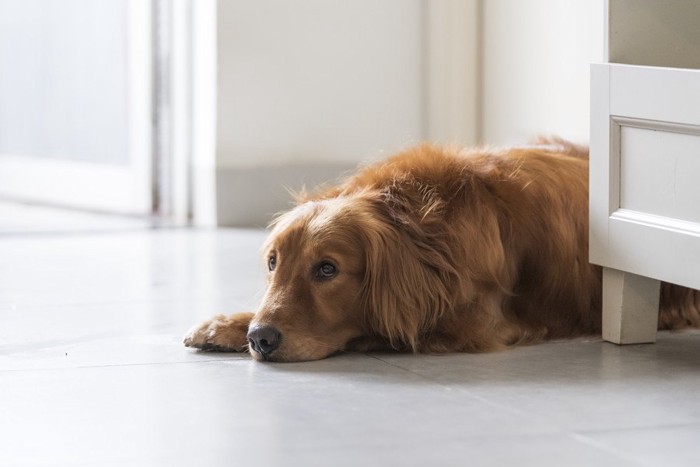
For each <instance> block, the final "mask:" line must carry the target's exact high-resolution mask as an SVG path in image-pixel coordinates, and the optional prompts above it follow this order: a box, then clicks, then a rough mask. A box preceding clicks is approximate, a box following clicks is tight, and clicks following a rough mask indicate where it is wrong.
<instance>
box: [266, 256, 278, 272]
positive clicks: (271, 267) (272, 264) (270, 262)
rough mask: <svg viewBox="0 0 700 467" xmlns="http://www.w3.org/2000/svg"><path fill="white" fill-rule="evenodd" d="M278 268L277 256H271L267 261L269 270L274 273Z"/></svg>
mask: <svg viewBox="0 0 700 467" xmlns="http://www.w3.org/2000/svg"><path fill="white" fill-rule="evenodd" d="M276 266H277V257H276V256H274V255H273V256H270V259H268V260H267V269H269V270H270V271H274V270H275V267H276Z"/></svg>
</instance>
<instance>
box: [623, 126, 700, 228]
mask: <svg viewBox="0 0 700 467" xmlns="http://www.w3.org/2000/svg"><path fill="white" fill-rule="evenodd" d="M620 173H621V178H620V207H621V208H624V209H629V210H632V211H639V212H644V213H650V214H655V215H658V216H665V217H671V218H675V219H679V220H685V221H692V222H700V183H699V182H698V176H699V175H700V136H698V135H694V134H682V133H673V132H669V131H661V130H657V129H650V128H635V127H630V126H621V128H620Z"/></svg>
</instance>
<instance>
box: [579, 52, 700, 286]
mask: <svg viewBox="0 0 700 467" xmlns="http://www.w3.org/2000/svg"><path fill="white" fill-rule="evenodd" d="M591 83H592V102H591V119H592V120H591V184H590V193H591V205H590V216H591V218H590V220H591V223H590V256H591V262H593V263H595V264H599V265H601V266H604V267H607V268H612V269H616V270H619V271H625V272H630V273H633V274H637V275H640V276H646V277H651V278H654V279H658V280H663V281H668V282H672V283H676V284H680V285H684V286H687V287H692V288H700V183H698V182H697V179H698V177H699V176H700V105H697V102H700V72H698V71H697V70H679V69H665V68H654V67H640V66H629V65H616V64H605V65H594V66H593V69H592V77H591Z"/></svg>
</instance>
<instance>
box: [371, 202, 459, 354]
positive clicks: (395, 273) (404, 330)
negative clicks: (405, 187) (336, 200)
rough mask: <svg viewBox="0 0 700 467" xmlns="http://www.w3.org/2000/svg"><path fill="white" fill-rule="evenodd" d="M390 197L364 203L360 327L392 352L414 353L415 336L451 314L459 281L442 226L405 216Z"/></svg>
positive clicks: (447, 235) (423, 219)
mask: <svg viewBox="0 0 700 467" xmlns="http://www.w3.org/2000/svg"><path fill="white" fill-rule="evenodd" d="M390 196H391V194H390V193H379V194H374V195H372V196H368V197H367V198H366V199H365V201H366V209H367V211H368V212H367V213H366V214H367V215H366V216H364V222H363V224H365V225H364V226H363V228H362V232H361V236H362V238H363V243H364V244H365V245H364V247H365V254H366V269H365V277H364V284H363V293H364V299H365V301H366V302H365V308H366V312H367V316H366V322H367V323H366V324H367V325H368V326H369V327H370V330H371V332H373V333H375V334H378V335H381V336H383V337H385V338H387V339H388V340H389V342H390V343H391V345H392V346H393V347H395V348H408V349H412V350H414V351H416V350H418V345H419V342H420V337H421V335H423V334H425V333H426V332H428V331H429V330H430V329H431V328H433V327H434V325H435V324H436V322H437V321H438V319H439V318H440V316H442V315H443V313H444V312H445V311H446V310H448V309H450V308H451V306H452V300H453V295H454V294H453V290H454V289H455V287H457V284H456V283H455V281H459V280H460V278H459V275H458V274H457V270H456V267H455V263H454V260H455V258H454V257H453V256H452V255H451V254H450V253H451V250H450V242H451V238H450V237H449V232H448V231H446V230H445V228H444V226H440V225H437V223H435V222H433V221H432V219H430V218H429V217H430V216H420V215H419V216H414V215H410V213H408V212H405V211H404V209H402V207H401V206H399V205H397V203H396V202H394V201H395V200H391V199H389V197H390ZM435 208H436V209H438V208H439V207H437V206H435Z"/></svg>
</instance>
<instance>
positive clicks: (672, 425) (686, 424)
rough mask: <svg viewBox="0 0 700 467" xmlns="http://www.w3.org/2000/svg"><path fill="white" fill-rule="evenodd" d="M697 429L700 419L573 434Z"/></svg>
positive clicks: (584, 431) (699, 427)
mask: <svg viewBox="0 0 700 467" xmlns="http://www.w3.org/2000/svg"><path fill="white" fill-rule="evenodd" d="M690 427H697V428H698V429H700V419H698V420H696V421H689V422H684V423H661V424H654V425H648V424H644V425H636V426H624V427H619V428H600V429H583V430H575V431H573V432H572V433H576V434H578V435H581V436H589V435H597V434H607V433H624V432H634V431H641V430H664V429H668V428H690Z"/></svg>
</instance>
